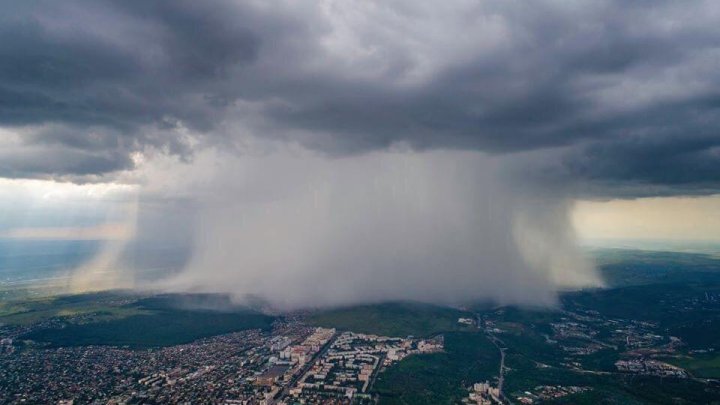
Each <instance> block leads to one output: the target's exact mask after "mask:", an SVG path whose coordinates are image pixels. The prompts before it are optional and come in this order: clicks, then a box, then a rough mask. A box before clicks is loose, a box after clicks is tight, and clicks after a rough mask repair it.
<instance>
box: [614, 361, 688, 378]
mask: <svg viewBox="0 0 720 405" xmlns="http://www.w3.org/2000/svg"><path fill="white" fill-rule="evenodd" d="M615 367H617V369H618V371H621V372H626V373H634V374H644V375H654V376H658V377H677V378H687V377H688V374H687V372H685V370H683V369H682V368H680V367H677V366H673V365H672V364H668V363H665V362H662V361H658V360H648V359H629V360H618V361H616V362H615Z"/></svg>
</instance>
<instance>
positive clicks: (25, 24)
mask: <svg viewBox="0 0 720 405" xmlns="http://www.w3.org/2000/svg"><path fill="white" fill-rule="evenodd" d="M3 9H4V10H3V11H4V12H3V13H2V14H3V15H4V17H0V34H1V35H2V37H3V38H4V39H6V40H4V41H2V43H0V125H1V126H5V127H11V128H19V127H23V126H33V127H36V126H47V125H50V126H53V127H54V128H63V129H62V130H59V129H58V130H57V133H55V134H49V133H48V132H47V131H45V132H43V133H41V134H32V132H33V131H26V132H28V133H31V134H30V135H27V137H26V141H25V142H26V144H27V147H28V148H32V147H35V146H36V145H38V144H41V145H43V148H45V149H46V150H48V151H51V150H52V145H58V146H57V147H58V148H61V149H62V148H70V149H71V150H73V153H74V154H88V155H92V156H93V157H94V159H95V160H98V161H99V160H102V159H103V158H104V155H103V154H106V155H111V156H120V155H125V158H124V159H123V158H119V159H117V160H116V164H95V165H87V166H77V165H71V164H66V165H61V164H50V165H47V167H40V166H39V165H38V166H37V167H34V168H32V170H30V168H27V167H26V168H18V167H15V163H13V162H12V161H8V160H6V161H5V162H4V164H3V165H0V166H1V167H3V168H4V169H3V173H2V175H23V173H24V175H27V176H30V177H32V176H34V174H33V173H42V174H43V175H52V173H53V172H56V173H55V174H57V175H67V174H69V175H75V174H84V173H85V172H89V171H92V170H93V168H94V170H96V171H97V174H103V173H108V172H112V171H115V170H119V169H125V168H128V167H129V166H128V164H129V163H128V162H129V158H128V157H129V156H130V155H131V154H132V153H134V152H138V151H144V150H146V149H147V148H157V149H160V150H165V151H167V152H168V153H175V154H180V155H182V156H185V157H188V156H190V155H192V153H193V148H192V147H189V146H188V144H187V143H185V141H184V140H183V137H184V136H185V135H184V134H183V131H182V129H188V130H189V131H191V132H192V133H193V136H195V137H198V138H199V139H201V140H202V142H201V144H202V145H206V144H208V143H210V144H212V143H215V142H229V144H232V141H233V139H234V138H235V137H236V136H237V134H236V133H235V132H249V133H252V134H253V135H254V136H258V137H262V138H269V139H279V140H289V141H293V142H300V143H302V144H303V145H305V146H306V147H310V148H313V149H318V150H322V151H324V152H326V153H330V154H333V155H336V154H341V155H342V154H352V153H360V152H367V151H372V150H378V149H384V148H387V147H389V146H391V145H393V144H396V143H398V142H403V143H407V144H409V145H411V146H413V147H415V148H418V149H433V148H455V149H474V150H482V151H487V152H491V153H495V154H507V153H512V152H527V151H538V154H544V153H545V152H544V151H545V150H547V149H555V150H562V151H563V154H564V156H562V158H561V160H560V162H559V163H557V164H556V163H555V162H551V161H548V162H545V167H541V168H540V170H541V171H543V172H544V173H547V174H548V176H546V177H545V181H548V182H555V183H557V182H569V183H573V182H587V183H589V184H597V185H598V187H597V188H596V189H597V190H601V189H602V190H603V191H602V192H603V193H607V194H612V193H613V188H612V187H604V185H606V184H615V185H616V186H617V187H618V188H636V189H637V192H636V193H637V194H643V193H647V192H649V190H655V189H657V188H662V187H665V188H668V189H674V190H675V192H676V193H695V192H697V190H700V189H702V190H706V191H707V190H718V189H720V181H719V180H718V178H717V175H716V173H717V171H716V170H715V169H716V168H717V166H718V164H719V163H718V161H719V158H718V154H717V142H716V140H717V139H718V138H720V134H718V128H720V126H719V125H718V124H719V123H718V107H720V103H718V92H717V88H718V86H720V73H718V72H720V71H718V69H717V68H716V66H717V46H718V44H719V43H720V30H719V29H718V28H717V25H718V24H717V21H718V16H719V15H720V7H718V6H717V5H716V4H714V3H712V2H702V1H691V2H684V3H682V4H679V3H677V2H671V1H654V2H645V1H632V2H627V1H625V2H621V1H617V2H604V3H601V4H599V3H594V2H580V3H573V4H567V3H557V2H536V3H533V5H532V6H531V7H530V6H528V5H527V4H526V3H523V2H515V1H484V2H478V3H477V4H453V3H452V2H450V3H447V4H444V5H440V4H437V3H434V2H429V3H423V2H417V1H412V2H403V1H397V2H392V3H388V2H378V3H372V2H363V3H328V4H326V5H325V6H321V5H320V4H319V3H299V2H298V3H292V4H287V3H267V2H262V3H253V2H230V1H220V2H213V3H205V2H193V1H174V2H150V3H148V2H121V1H93V2H90V1H70V2H63V3H57V2H44V1H33V2H21V3H17V4H12V5H4V6H3ZM233 128H237V131H233ZM68 132H73V134H72V135H68ZM92 134H95V135H94V136H95V138H93V136H92ZM97 134H101V135H97ZM86 137H87V139H83V138H86ZM686 148H690V150H686ZM551 154H552V155H553V156H555V155H556V154H555V152H552V153H551ZM61 155H62V154H58V155H57V156H56V158H57V159H60V158H61ZM518 164H521V165H522V164H523V162H519V163H518ZM558 165H559V166H558ZM131 166H132V165H131V164H130V167H131ZM598 192H599V191H598Z"/></svg>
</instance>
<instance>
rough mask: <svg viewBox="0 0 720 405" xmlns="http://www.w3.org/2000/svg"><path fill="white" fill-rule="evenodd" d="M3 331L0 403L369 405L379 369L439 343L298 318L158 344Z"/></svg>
mask: <svg viewBox="0 0 720 405" xmlns="http://www.w3.org/2000/svg"><path fill="white" fill-rule="evenodd" d="M43 322H44V323H43V324H42V325H33V326H30V327H15V326H13V327H9V326H7V325H5V326H2V330H0V332H2V333H1V334H0V403H47V404H53V403H54V404H58V403H63V404H73V403H74V404H78V403H83V404H106V405H130V404H158V403H174V404H197V403H215V404H227V405H233V404H235V405H251V404H258V405H283V404H298V403H299V404H303V403H318V402H322V403H327V404H350V403H360V404H362V403H368V404H370V403H374V401H375V398H373V397H372V396H371V395H370V394H369V392H370V390H371V388H372V384H373V382H374V381H375V378H376V377H377V375H378V373H379V372H381V371H382V370H383V369H384V368H385V367H387V366H389V365H391V364H392V363H394V362H397V361H399V360H402V359H403V358H405V357H406V356H408V355H411V354H414V353H432V352H437V351H441V350H442V349H443V340H442V337H438V338H435V339H428V340H420V339H412V338H404V339H403V338H391V337H384V336H376V335H365V334H358V333H352V332H343V333H338V332H337V331H336V330H335V329H328V328H316V327H310V326H307V325H306V324H304V323H303V322H302V321H301V320H300V319H293V318H287V319H286V320H285V321H283V322H276V324H275V325H274V327H273V329H272V331H261V330H248V331H242V332H237V333H230V334H226V335H220V336H214V337H211V338H206V339H200V340H197V341H194V342H192V343H189V344H183V345H176V346H170V347H164V348H151V349H144V350H131V349H128V348H120V347H112V346H84V347H57V348H53V347H47V346H44V345H39V344H34V343H32V342H24V343H23V344H21V345H19V346H18V344H17V342H18V337H21V336H22V335H23V334H24V333H27V332H29V331H31V330H33V328H44V327H52V326H53V325H46V323H48V322H51V323H52V322H57V320H54V319H53V320H48V321H43Z"/></svg>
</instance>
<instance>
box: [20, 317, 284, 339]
mask: <svg viewBox="0 0 720 405" xmlns="http://www.w3.org/2000/svg"><path fill="white" fill-rule="evenodd" d="M272 321H273V318H272V317H270V316H266V315H262V314H259V313H254V312H244V313H239V312H233V313H220V312H210V311H177V310H166V311H158V312H156V313H153V314H149V315H134V316H129V317H125V318H121V319H112V320H109V321H102V322H95V323H89V324H82V325H69V326H66V327H65V328H62V329H42V330H39V331H36V332H33V333H30V334H28V335H25V336H24V337H23V338H24V339H30V340H34V341H39V342H45V343H49V344H50V346H85V345H110V346H128V347H132V348H146V347H154V346H172V345H177V344H182V343H189V342H192V341H193V340H196V339H200V338H203V337H209V336H214V335H220V334H224V333H230V332H236V331H240V330H246V329H266V330H267V329H269V328H270V326H271V324H272Z"/></svg>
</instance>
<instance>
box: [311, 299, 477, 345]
mask: <svg viewBox="0 0 720 405" xmlns="http://www.w3.org/2000/svg"><path fill="white" fill-rule="evenodd" d="M460 317H473V315H472V314H469V313H467V312H465V311H461V310H457V309H453V308H447V307H439V306H435V305H428V304H420V303H407V302H399V303H385V304H376V305H361V306H354V307H347V308H339V309H333V310H327V311H321V312H317V313H314V314H312V315H311V316H310V317H308V319H307V322H308V323H310V324H312V325H317V326H324V327H331V328H337V329H339V330H351V331H354V332H360V333H372V334H377V335H383V336H396V337H405V336H409V335H412V336H417V337H428V336H432V335H436V334H438V333H442V332H449V331H463V330H469V329H472V328H471V327H467V326H463V325H461V324H459V323H458V318H460Z"/></svg>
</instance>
